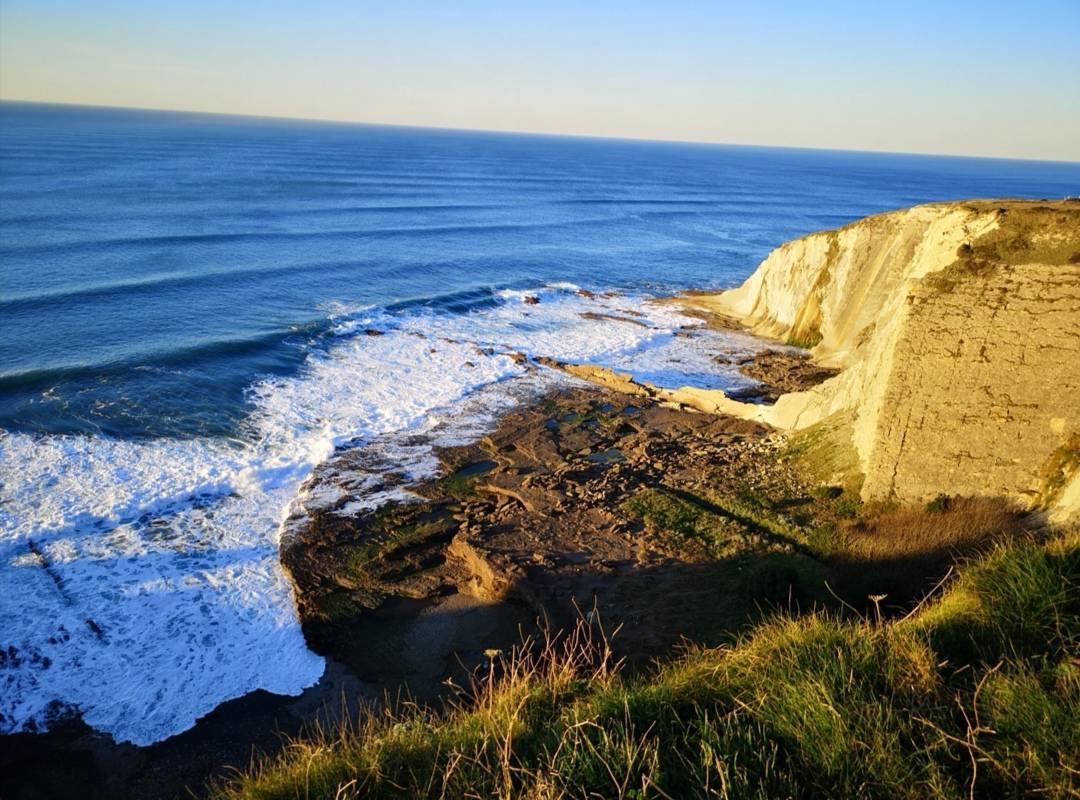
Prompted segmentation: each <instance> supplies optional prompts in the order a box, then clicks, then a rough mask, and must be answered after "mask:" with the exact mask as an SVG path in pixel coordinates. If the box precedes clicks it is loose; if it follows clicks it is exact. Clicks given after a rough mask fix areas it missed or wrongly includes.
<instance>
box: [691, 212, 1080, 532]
mask: <svg viewBox="0 0 1080 800" xmlns="http://www.w3.org/2000/svg"><path fill="white" fill-rule="evenodd" d="M693 302H695V303H697V304H699V305H701V306H703V307H706V308H708V309H710V310H712V311H715V312H719V313H722V314H725V315H727V316H731V317H735V318H737V319H738V320H740V321H741V322H743V323H744V324H746V325H747V326H748V327H750V328H751V329H752V330H754V331H755V332H757V333H759V334H762V335H767V336H772V337H775V338H778V339H782V340H786V341H789V342H790V343H794V344H802V345H804V346H812V348H813V349H812V352H813V355H814V357H815V358H816V359H817V360H819V361H820V362H821V363H823V364H826V365H830V366H835V367H840V368H842V369H841V372H840V373H839V374H838V375H837V376H836V377H834V378H832V379H830V380H828V381H825V382H824V383H822V384H820V385H819V386H817V387H815V388H814V389H812V390H810V391H807V392H796V393H793V394H788V395H783V396H782V397H780V398H779V400H778V401H777V402H776V404H775V405H773V406H771V407H761V406H749V405H747V404H740V403H736V402H735V401H731V400H729V399H726V398H724V399H721V398H714V399H713V400H714V404H715V406H716V408H717V410H723V411H725V412H727V413H737V414H739V415H741V416H746V417H751V418H755V419H759V420H762V421H765V422H768V423H770V424H772V425H775V426H777V427H780V428H785V429H789V430H798V429H803V428H807V427H810V426H812V425H815V424H817V423H820V422H822V421H823V420H825V419H826V418H830V417H833V415H843V416H844V418H848V419H850V420H852V421H851V422H850V426H849V427H850V435H851V440H852V444H853V446H854V448H855V451H856V452H857V454H858V460H859V463H860V464H861V467H862V469H863V472H864V475H865V480H864V484H863V490H862V491H863V496H864V498H866V499H881V498H895V499H899V500H902V501H922V500H925V499H927V498H929V497H933V496H935V495H937V494H939V493H946V494H953V495H969V496H985V495H1003V496H1006V497H1009V498H1011V499H1012V500H1014V501H1015V502H1017V503H1021V504H1024V505H1026V506H1029V507H1038V508H1044V509H1047V510H1049V511H1050V512H1051V516H1052V517H1054V518H1057V519H1067V518H1072V519H1076V518H1080V474H1078V472H1077V469H1076V466H1077V461H1078V457H1080V449H1078V443H1080V203H1077V202H1067V201H1065V202H1029V201H978V202H967V203H943V204H933V205H925V206H918V207H915V208H912V209H908V210H904V211H897V212H892V213H889V214H882V215H879V216H874V217H868V218H867V219H864V220H861V221H859V222H856V223H853V224H851V225H848V226H846V227H844V228H841V229H839V230H836V231H828V232H823V233H815V234H811V235H809V236H806V237H804V238H802V239H798V240H795V241H793V242H790V243H788V244H786V245H784V246H782V247H780V248H778V249H777V250H775V251H773V253H771V254H770V255H769V257H768V258H767V259H766V260H765V261H764V262H762V264H761V265H760V266H759V267H758V269H757V270H756V271H755V272H754V274H753V275H752V276H751V277H750V278H749V279H748V280H747V281H746V282H745V283H744V284H743V285H742V286H740V287H739V288H737V289H733V290H731V291H728V292H724V293H722V294H719V295H713V296H708V297H704V298H696V299H695V300H694V301H693Z"/></svg>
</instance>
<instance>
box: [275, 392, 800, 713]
mask: <svg viewBox="0 0 1080 800" xmlns="http://www.w3.org/2000/svg"><path fill="white" fill-rule="evenodd" d="M776 446H777V443H776V442H775V441H774V440H773V439H772V438H771V437H770V435H769V433H768V431H767V430H766V429H765V428H764V427H762V426H760V425H757V424H755V423H751V422H747V421H744V420H739V419H734V418H730V417H717V416H711V415H704V414H698V413H693V412H689V411H685V410H680V409H676V408H671V407H668V406H664V405H661V404H659V403H653V402H651V401H649V400H648V399H647V398H645V397H643V396H639V395H637V394H633V395H631V394H626V393H621V392H614V391H607V390H604V391H601V390H591V389H575V390H571V391H568V392H564V393H558V394H556V395H553V396H551V397H549V398H548V399H547V400H545V401H544V402H542V403H540V404H538V405H536V406H533V407H530V408H523V409H520V410H518V411H514V412H512V413H510V414H508V415H507V416H505V417H504V418H503V419H502V421H501V422H500V424H499V427H498V428H497V430H496V431H495V432H494V433H492V434H491V435H490V436H487V437H485V438H484V439H482V440H481V441H479V442H477V443H476V444H474V445H469V446H464V447H457V448H452V449H449V450H445V451H442V452H441V454H440V457H441V458H442V460H443V462H444V464H445V477H443V478H440V479H439V480H435V481H430V482H428V483H426V484H423V485H421V486H417V487H415V491H416V492H417V493H418V494H419V495H420V497H421V498H422V500H421V502H417V503H405V504H397V505H390V506H386V507H384V508H382V509H380V510H378V511H375V512H370V513H363V514H360V515H358V516H341V515H338V514H335V513H334V512H333V511H329V510H328V511H326V512H320V513H317V514H316V515H315V516H314V517H313V518H312V519H311V520H310V521H309V523H308V524H307V525H306V526H303V527H302V528H300V529H298V530H295V531H294V532H293V535H291V536H290V537H289V538H288V539H287V540H286V541H284V542H283V545H282V548H283V549H282V561H283V563H284V564H285V566H286V568H287V569H288V571H289V573H290V574H291V576H292V578H293V580H294V583H295V585H296V588H297V600H298V606H299V610H300V614H301V619H302V621H303V625H304V632H305V635H306V636H307V638H308V641H309V643H310V644H311V646H312V647H313V648H314V649H316V650H317V651H319V652H322V653H325V654H327V655H330V656H331V657H333V658H335V659H338V660H341V661H342V662H344V663H346V664H348V665H349V666H350V668H351V669H353V671H354V672H355V673H356V674H357V675H358V676H359V677H360V678H361V679H363V680H364V681H365V682H369V683H372V684H375V685H379V684H380V683H385V685H387V687H397V686H398V685H400V684H401V683H402V682H404V683H405V684H406V685H407V686H408V687H409V690H410V691H411V692H413V693H415V694H416V695H417V696H418V697H420V698H422V699H431V698H433V697H435V696H438V695H439V694H440V693H441V692H443V691H445V686H444V685H443V681H444V680H445V679H448V678H449V679H452V680H456V681H458V682H459V683H460V682H461V681H462V680H463V675H462V671H463V670H467V669H469V668H474V667H476V666H477V665H482V664H483V663H484V656H483V652H484V650H485V649H489V648H491V647H496V648H499V649H508V648H510V647H512V646H513V645H514V644H515V643H516V642H517V641H518V640H519V638H520V636H521V632H522V631H529V630H535V627H536V624H537V620H538V619H546V620H547V621H548V622H549V623H550V624H552V625H553V626H554V627H555V628H556V629H560V628H564V627H566V626H567V625H569V624H571V623H572V622H573V618H574V617H575V615H577V614H579V613H584V612H587V611H589V610H590V609H593V608H595V609H596V610H597V611H598V612H599V613H600V615H601V617H602V618H603V619H604V620H606V621H607V623H608V624H609V625H610V626H612V627H614V626H618V625H622V626H624V628H623V631H622V632H621V633H620V636H619V647H620V648H621V650H620V652H621V653H622V654H624V655H627V656H632V657H634V658H640V659H645V658H647V657H648V656H650V655H654V654H657V653H659V652H661V651H662V650H663V649H664V648H665V647H667V646H669V645H671V644H672V643H673V642H675V641H677V640H678V638H679V637H680V636H683V635H686V636H694V637H695V638H698V639H699V640H700V639H707V638H708V631H713V630H717V629H720V628H723V627H724V626H725V625H731V624H735V622H736V621H741V620H743V619H745V618H746V615H747V614H748V613H750V612H752V610H753V606H752V604H750V603H748V601H747V600H746V599H745V598H743V597H742V596H741V595H740V594H739V588H738V587H739V586H740V582H739V580H738V579H737V578H736V575H737V572H738V569H739V567H738V563H739V561H738V557H737V554H739V553H742V552H744V551H748V549H749V550H757V551H761V550H769V549H772V548H779V549H781V550H786V549H789V548H790V547H791V545H790V543H789V542H787V541H783V540H779V539H776V538H775V537H772V536H771V535H770V534H769V533H768V531H762V530H761V529H760V528H759V527H758V526H757V523H754V522H752V521H748V520H746V519H742V518H740V517H739V516H738V515H737V514H735V515H731V514H730V513H729V512H725V511H721V510H716V511H715V513H713V514H712V517H710V518H711V519H712V518H713V517H715V519H714V528H713V529H711V530H712V533H713V534H715V536H714V538H712V539H710V541H709V543H708V544H707V545H706V544H704V543H703V542H702V541H700V540H698V539H696V538H695V537H693V536H687V535H686V534H685V533H683V534H673V533H672V532H671V531H665V530H660V529H657V528H654V527H650V526H646V525H643V523H642V518H641V517H640V516H636V515H635V514H634V513H631V511H630V510H628V507H627V506H626V504H627V503H628V502H631V501H633V500H634V498H637V497H638V496H639V495H641V494H642V493H643V492H644V493H646V494H647V495H648V496H652V494H653V493H656V492H661V493H664V492H669V493H672V494H671V497H673V498H679V497H685V498H690V499H689V500H678V499H675V500H671V501H670V502H673V503H691V504H693V503H698V504H700V505H701V506H702V507H707V506H709V505H710V501H707V500H704V499H695V498H700V497H701V492H702V491H703V487H705V486H707V485H709V486H713V487H722V490H723V491H725V492H732V493H735V492H738V491H742V490H748V489H749V488H750V487H751V486H763V485H771V486H772V487H774V488H776V489H777V491H778V492H780V493H788V494H797V493H803V494H805V493H806V492H807V491H808V490H806V489H805V487H803V486H802V485H801V484H800V483H799V482H798V481H797V479H795V478H794V477H793V476H792V475H791V474H789V473H787V472H785V470H783V469H782V468H778V469H771V468H770V469H766V466H765V465H766V464H771V463H772V461H773V458H772V453H773V452H774V449H775V447H776ZM763 475H764V476H765V477H764V478H762V476H763ZM665 496H666V495H665ZM690 507H692V506H687V508H690ZM710 513H712V512H710ZM717 548H719V550H718V549H717ZM724 555H727V556H730V558H720V559H719V560H718V556H724ZM725 575H726V577H722V576H725ZM718 609H719V610H718ZM435 619H442V620H443V621H444V624H445V625H447V626H449V628H448V629H446V630H442V629H440V631H441V632H440V633H439V635H438V636H436V635H434V633H432V632H431V631H428V630H427V627H425V626H428V622H429V621H434V620H435ZM432 624H434V623H433V622H432ZM428 627H430V626H428ZM424 631H427V632H426V633H425V632H424Z"/></svg>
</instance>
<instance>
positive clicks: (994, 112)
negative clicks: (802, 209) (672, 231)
mask: <svg viewBox="0 0 1080 800" xmlns="http://www.w3.org/2000/svg"><path fill="white" fill-rule="evenodd" d="M0 99H5V100H33V101H44V102H60V103H79V104H88V105H112V106H131V107H137V108H168V109H182V110H189V111H211V112H221V113H231V114H256V115H267V116H283V117H302V118H312V119H327V120H343V121H356V122H372V123H389V124H405V125H427V126H438V127H453V128H477V129H487V130H513V131H534V132H544V133H566V134H581V135H594V136H617V137H630V138H645V139H673V140H688V141H707V142H723V143H730V144H754V145H782V146H794V147H827V148H842V149H858V150H886V151H896V152H922V153H948V154H957V155H981V156H1003V157H1014V158H1040V159H1052V160H1069V161H1080V0H1031V1H1030V2H1021V1H1020V0H1013V1H1012V2H1006V1H1005V0H979V1H978V2H969V1H968V0H936V2H924V0H910V1H909V2H878V0H859V1H858V2H855V1H854V0H851V1H846V2H838V1H834V0H817V1H816V2H808V1H803V0H799V1H798V2H795V1H794V0H793V1H791V2H782V1H781V0H744V2H741V3H730V2H725V1H724V0H713V2H687V1H683V0H657V1H656V2H642V1H641V0H622V1H621V2H606V1H603V0H601V1H600V2H592V3H587V2H584V0H578V1H577V2H563V1H562V0H549V1H548V2H535V3H534V2H525V1H515V0H503V1H502V2H478V1H476V0H452V1H450V2H418V1H415V0H387V1H386V2H364V1H363V0H354V2H331V0H307V2H299V1H297V2H290V3H282V2H276V1H275V0H264V1H263V2H241V0H215V1H214V2H207V1H206V0H186V2H147V1H146V0H139V1H138V2H135V1H134V0H126V1H113V0H99V2H92V3H90V2H86V1H85V0H78V1H76V0H0Z"/></svg>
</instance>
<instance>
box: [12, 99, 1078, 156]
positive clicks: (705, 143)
mask: <svg viewBox="0 0 1080 800" xmlns="http://www.w3.org/2000/svg"><path fill="white" fill-rule="evenodd" d="M0 103H23V104H26V105H37V106H61V107H65V108H98V109H107V110H113V111H148V112H156V113H164V114H200V115H203V116H208V117H226V118H239V119H256V120H275V121H280V122H316V123H323V124H327V125H352V126H358V127H371V128H409V129H416V130H427V131H446V132H457V133H495V134H504V135H507V136H551V137H558V138H563V139H595V140H599V141H611V142H638V143H642V144H679V145H696V146H700V147H742V148H757V149H764V150H802V151H812V152H823V153H862V154H867V155H886V156H919V157H925V158H966V159H972V160H978V161H1020V162H1027V163H1037V164H1068V165H1070V166H1078V165H1080V159H1077V160H1070V159H1061V158H1031V157H1027V156H987V155H977V154H971V153H937V152H934V153H931V152H926V151H918V150H875V149H870V148H853V147H814V146H809V145H786V144H750V143H745V142H722V141H716V140H713V139H657V138H649V137H644V136H612V135H605V134H595V133H573V132H568V131H530V130H521V129H518V128H460V127H454V126H449V125H424V124H420V123H401V122H368V121H363V120H350V119H338V118H330V117H290V116H281V115H277V114H254V113H238V112H226V111H206V110H201V109H191V108H165V107H162V106H123V105H113V104H110V103H70V102H65V101H59V100H29V99H24V98H17V97H3V96H0Z"/></svg>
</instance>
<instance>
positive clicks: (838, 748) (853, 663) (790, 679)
mask: <svg viewBox="0 0 1080 800" xmlns="http://www.w3.org/2000/svg"><path fill="white" fill-rule="evenodd" d="M943 516H944V515H943ZM1078 579H1080V536H1078V535H1077V534H1075V533H1074V534H1071V535H1062V536H1060V537H1059V538H1056V539H1054V540H1052V541H1049V542H1046V543H1041V542H1038V541H1034V540H1032V539H1014V540H1012V541H1009V542H1005V543H999V544H997V545H995V546H993V547H992V548H991V549H990V550H989V551H987V552H984V553H983V554H982V555H980V556H979V557H977V558H975V559H973V560H971V561H969V562H966V563H964V564H963V565H962V566H961V567H960V568H959V569H958V570H957V571H956V573H955V575H954V576H953V577H952V579H951V581H950V582H949V583H948V584H947V585H946V586H945V587H944V588H943V589H942V590H941V591H940V592H939V594H938V596H937V597H935V598H933V599H930V600H928V601H927V602H925V603H924V604H922V605H921V606H920V607H918V608H917V609H915V610H914V611H913V612H912V613H910V614H908V615H906V616H905V617H903V618H897V619H893V620H884V621H881V620H878V619H876V618H873V617H871V618H843V619H842V618H839V617H837V616H835V615H832V614H828V613H811V614H808V615H805V616H803V617H799V618H796V617H791V616H778V617H773V618H771V619H769V620H767V621H765V622H763V623H762V624H760V625H758V626H757V627H755V628H753V629H752V630H751V631H750V632H748V633H747V634H745V635H743V636H742V637H741V638H740V639H738V640H737V641H735V642H734V643H732V644H731V645H730V646H726V647H722V648H718V649H702V648H695V649H690V650H688V651H685V652H683V653H682V654H681V655H677V656H673V657H672V659H671V660H670V661H668V662H666V663H664V664H663V665H661V666H659V667H658V668H657V669H656V671H655V672H654V673H652V674H648V675H637V676H636V677H628V676H625V675H624V673H623V672H622V671H621V669H620V665H619V664H618V663H614V662H613V661H612V659H611V655H610V653H611V648H610V644H609V641H608V639H607V638H606V637H605V636H603V635H602V634H601V633H600V632H599V630H598V628H597V627H596V626H595V625H592V626H590V625H585V624H582V625H581V626H579V627H578V629H577V630H576V631H574V632H572V633H571V634H570V636H569V637H567V638H559V637H552V638H548V639H547V640H545V641H540V642H532V643H529V644H526V645H525V646H523V647H522V648H521V649H520V650H519V651H517V652H516V653H514V654H509V655H507V656H506V657H505V658H504V657H502V656H497V655H494V654H493V656H492V669H490V670H487V671H485V672H482V673H480V674H478V675H477V677H476V679H475V683H474V685H473V687H472V690H471V695H470V697H471V699H467V700H466V699H462V700H461V701H460V702H459V703H458V704H456V705H454V706H452V707H451V708H449V709H448V710H446V711H444V712H441V713H434V712H430V711H426V710H422V709H419V708H416V707H413V706H408V705H406V706H404V707H401V708H398V709H396V710H394V711H385V710H384V711H375V710H372V711H370V712H368V713H367V714H365V715H364V716H363V717H362V718H361V719H360V720H359V721H358V722H357V723H355V724H353V725H351V726H347V727H344V728H342V729H340V730H338V731H335V732H325V733H321V734H314V735H311V736H309V737H307V738H304V739H300V740H296V741H294V742H291V743H290V744H289V746H288V747H286V748H285V750H284V751H283V752H282V753H281V754H280V755H279V756H277V757H276V758H274V759H271V760H266V761H261V762H257V763H256V764H254V765H253V766H252V767H251V768H250V770H248V771H247V772H245V773H244V774H242V775H240V776H239V777H237V778H235V779H234V780H232V781H229V782H227V783H223V784H219V785H217V786H216V788H215V790H214V796H215V797H216V798H217V799H218V800H240V799H241V798H245V799H248V800H254V799H255V798H263V799H265V800H277V799H278V798H409V799H410V800H414V799H415V798H480V797H484V798H487V797H493V798H511V797H513V798H640V799H644V798H658V799H660V798H777V797H792V798H833V797H852V798H942V799H945V798H970V797H985V798H999V797H1020V796H1032V797H1035V796H1038V797H1046V798H1070V797H1071V798H1075V797H1078V796H1080V772H1078V770H1080V761H1078V757H1080V663H1078V660H1077V652H1078V647H1080V587H1078V585H1077V581H1078Z"/></svg>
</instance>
